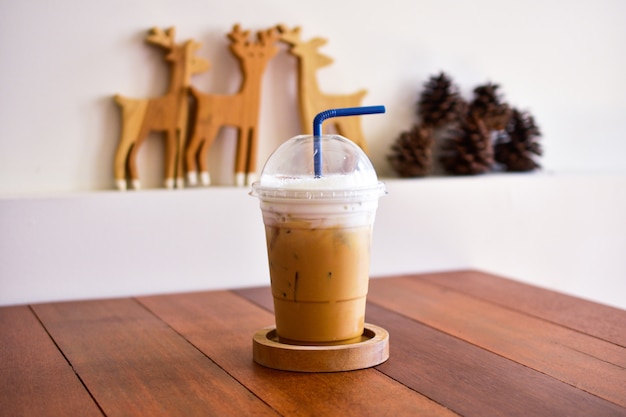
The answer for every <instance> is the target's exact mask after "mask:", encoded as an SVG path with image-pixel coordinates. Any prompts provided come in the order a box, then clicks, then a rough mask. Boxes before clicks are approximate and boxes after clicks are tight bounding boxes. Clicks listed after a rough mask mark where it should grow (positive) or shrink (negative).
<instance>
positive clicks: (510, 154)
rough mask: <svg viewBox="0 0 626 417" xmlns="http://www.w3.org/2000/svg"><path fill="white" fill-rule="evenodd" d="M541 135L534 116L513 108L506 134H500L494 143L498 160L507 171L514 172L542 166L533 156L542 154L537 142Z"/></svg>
mask: <svg viewBox="0 0 626 417" xmlns="http://www.w3.org/2000/svg"><path fill="white" fill-rule="evenodd" d="M540 137H541V132H540V130H539V128H538V127H537V125H536V124H535V119H534V118H533V116H532V115H530V114H529V113H528V112H520V111H518V110H517V109H513V111H512V115H511V120H510V121H509V123H508V124H507V126H506V134H504V135H502V136H500V137H499V138H498V140H497V141H496V144H495V145H494V152H495V160H496V162H498V163H500V164H502V165H503V166H504V169H505V170H506V171H513V172H526V171H532V170H534V169H536V168H541V166H540V165H539V164H538V163H537V162H536V161H535V159H534V158H533V155H538V156H540V155H541V154H542V153H543V152H542V149H541V145H540V144H539V143H538V142H537V141H538V140H539V138H540Z"/></svg>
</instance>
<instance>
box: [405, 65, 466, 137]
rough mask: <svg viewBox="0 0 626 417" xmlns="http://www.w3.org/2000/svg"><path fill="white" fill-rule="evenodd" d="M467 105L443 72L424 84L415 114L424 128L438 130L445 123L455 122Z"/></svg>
mask: <svg viewBox="0 0 626 417" xmlns="http://www.w3.org/2000/svg"><path fill="white" fill-rule="evenodd" d="M466 108H467V104H466V103H465V100H463V98H462V97H461V96H460V95H459V89H458V88H457V86H456V85H454V84H453V83H452V80H451V79H450V78H449V77H448V76H447V75H446V74H445V73H443V72H441V73H440V74H439V76H436V77H435V76H432V77H430V79H429V80H428V82H427V83H425V84H424V91H423V92H422V94H421V96H420V99H419V102H418V104H417V113H418V115H419V116H421V118H422V125H423V126H424V127H430V128H438V127H441V126H443V125H445V124H447V123H452V122H456V121H458V120H460V119H461V117H462V115H463V114H464V113H465V110H466Z"/></svg>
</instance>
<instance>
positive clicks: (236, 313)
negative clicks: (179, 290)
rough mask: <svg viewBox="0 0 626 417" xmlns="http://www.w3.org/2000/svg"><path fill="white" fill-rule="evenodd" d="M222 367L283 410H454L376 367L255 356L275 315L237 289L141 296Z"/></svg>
mask: <svg viewBox="0 0 626 417" xmlns="http://www.w3.org/2000/svg"><path fill="white" fill-rule="evenodd" d="M139 300H140V302H141V303H143V304H144V305H145V306H146V307H147V308H148V309H150V310H151V311H152V312H153V313H154V314H156V315H158V316H159V317H160V318H161V319H163V320H164V321H165V322H167V323H168V324H169V325H170V326H172V328H174V329H175V330H176V331H177V332H179V333H180V334H181V335H184V336H185V337H186V338H187V339H188V340H189V341H190V342H191V343H193V344H194V346H196V347H198V349H200V350H201V351H202V352H204V353H205V354H206V355H207V356H208V357H210V358H211V359H213V360H214V361H215V362H216V363H217V364H218V365H219V366H220V367H222V368H223V369H224V370H226V371H227V372H228V373H229V374H230V375H232V376H233V377H234V378H236V379H237V380H238V381H240V382H241V383H242V384H244V385H245V386H246V387H248V389H250V391H252V392H253V393H254V394H255V395H257V396H258V397H259V398H261V399H262V400H263V401H265V402H266V403H267V404H269V405H271V406H272V408H274V409H275V410H277V411H278V412H279V413H280V414H282V415H289V416H321V415H340V416H363V415H375V416H400V415H420V416H421V415H424V416H450V415H454V413H452V412H451V411H450V410H447V409H446V408H445V407H442V406H440V405H439V404H436V403H435V402H433V401H431V400H429V399H428V398H426V397H424V396H423V395H421V394H419V393H417V392H414V391H412V390H410V389H408V388H407V387H405V386H403V385H402V384H399V383H397V382H395V381H394V380H392V379H390V378H387V377H386V376H385V375H383V374H381V373H380V372H378V371H376V370H375V369H373V368H370V369H365V370H359V371H352V372H334V373H299V372H285V371H277V370H273V369H269V368H265V367H262V366H260V365H258V364H256V363H254V362H253V360H252V336H253V335H254V333H255V331H256V330H258V329H259V328H263V327H266V326H268V325H271V324H273V321H274V318H273V315H272V314H271V313H269V312H267V311H264V310H263V309H261V308H259V307H257V306H255V305H253V304H252V303H250V302H249V301H247V300H245V299H243V298H242V297H240V296H238V295H236V294H234V293H232V292H212V293H195V294H181V295H172V296H155V297H144V298H140V299H139Z"/></svg>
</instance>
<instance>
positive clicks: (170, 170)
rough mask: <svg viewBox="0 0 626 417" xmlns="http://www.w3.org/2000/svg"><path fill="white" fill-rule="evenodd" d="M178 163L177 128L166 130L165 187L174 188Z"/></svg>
mask: <svg viewBox="0 0 626 417" xmlns="http://www.w3.org/2000/svg"><path fill="white" fill-rule="evenodd" d="M175 165H176V128H173V129H168V130H167V131H166V132H165V184H164V185H165V188H167V189H168V190H170V189H172V188H174V170H175Z"/></svg>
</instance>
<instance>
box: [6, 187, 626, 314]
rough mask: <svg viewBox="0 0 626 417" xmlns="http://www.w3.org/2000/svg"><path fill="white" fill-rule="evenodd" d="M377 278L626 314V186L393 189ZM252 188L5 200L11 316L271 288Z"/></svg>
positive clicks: (382, 217) (380, 222) (381, 226)
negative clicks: (480, 282)
mask: <svg viewBox="0 0 626 417" xmlns="http://www.w3.org/2000/svg"><path fill="white" fill-rule="evenodd" d="M387 188H388V191H389V194H388V195H387V196H385V197H384V198H382V199H381V201H380V206H379V210H378V214H377V219H376V224H375V227H374V242H373V246H372V271H371V272H372V275H374V276H380V275H387V274H395V273H404V272H427V271H437V270H450V269H462V268H477V269H483V270H486V271H491V272H495V273H499V274H503V275H505V276H509V277H512V278H516V279H521V280H523V281H526V282H530V283H533V284H536V285H540V286H543V287H548V288H554V289H558V290H561V291H565V292H567V293H570V294H574V295H577V296H580V297H584V298H588V299H593V300H596V301H599V302H602V303H606V304H610V305H615V306H620V307H622V308H626V297H625V296H624V294H626V280H624V276H626V257H625V256H624V248H626V217H624V216H623V213H625V212H626V191H625V190H626V177H623V176H611V175H609V176H606V175H594V176H587V175H585V176H578V175H490V176H487V177H482V178H481V179H480V180H479V181H477V180H476V178H452V179H432V180H426V181H425V180H407V181H404V180H388V181H387ZM247 191H248V190H246V189H242V188H235V187H216V188H213V189H210V190H183V191H180V192H167V191H163V190H155V191H144V192H142V193H119V192H114V191H108V192H99V193H71V194H65V195H57V196H54V197H31V198H15V199H11V198H4V199H0V230H2V234H1V235H0V305H2V304H16V303H25V302H35V301H48V300H65V299H77V298H98V297H112V296H123V295H133V294H135V295H136V294H152V293H163V292H171V291H186V290H200V289H216V288H232V287H242V286H253V285H269V275H268V267H267V259H266V255H265V236H264V231H263V226H262V220H261V213H260V210H259V207H258V201H256V199H254V198H252V197H250V196H248V195H247Z"/></svg>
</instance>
